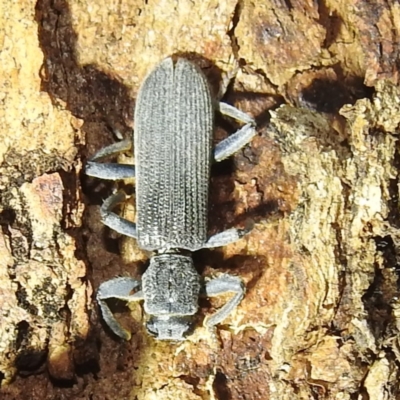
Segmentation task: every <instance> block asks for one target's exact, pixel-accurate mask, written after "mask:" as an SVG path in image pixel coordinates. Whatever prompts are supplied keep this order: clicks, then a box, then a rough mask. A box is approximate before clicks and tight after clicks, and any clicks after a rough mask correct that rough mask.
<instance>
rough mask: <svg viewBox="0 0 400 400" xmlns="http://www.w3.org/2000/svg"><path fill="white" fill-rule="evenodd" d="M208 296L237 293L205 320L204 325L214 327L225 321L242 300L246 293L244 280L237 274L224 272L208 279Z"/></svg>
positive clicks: (206, 288)
mask: <svg viewBox="0 0 400 400" xmlns="http://www.w3.org/2000/svg"><path fill="white" fill-rule="evenodd" d="M204 292H205V295H206V296H207V297H215V296H220V295H223V294H226V293H235V295H234V296H233V297H232V298H231V299H230V300H229V301H228V302H227V303H226V304H225V305H224V306H223V307H222V308H220V309H219V310H218V311H217V312H216V313H215V314H214V315H212V316H211V317H208V318H207V319H206V320H205V321H204V325H205V326H206V327H208V328H212V327H213V326H214V325H217V324H219V323H220V322H221V321H223V320H224V319H225V318H226V317H227V316H228V315H229V314H231V312H232V311H233V310H234V309H235V308H236V307H237V306H238V304H239V303H240V302H241V301H242V299H243V296H244V294H245V286H244V283H243V281H242V280H241V279H240V278H238V277H237V276H232V275H228V274H224V275H221V276H219V277H218V278H214V279H212V280H210V281H208V282H207V283H206V285H205V288H204Z"/></svg>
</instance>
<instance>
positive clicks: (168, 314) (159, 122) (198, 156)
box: [86, 57, 256, 340]
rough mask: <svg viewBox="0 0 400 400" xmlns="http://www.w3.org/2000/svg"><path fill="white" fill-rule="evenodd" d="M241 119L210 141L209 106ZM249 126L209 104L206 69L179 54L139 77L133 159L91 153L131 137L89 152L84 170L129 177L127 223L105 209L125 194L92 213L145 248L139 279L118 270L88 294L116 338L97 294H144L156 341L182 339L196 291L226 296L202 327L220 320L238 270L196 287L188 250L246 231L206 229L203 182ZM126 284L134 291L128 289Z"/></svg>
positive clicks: (240, 292) (238, 294)
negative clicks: (132, 194)
mask: <svg viewBox="0 0 400 400" xmlns="http://www.w3.org/2000/svg"><path fill="white" fill-rule="evenodd" d="M216 109H217V110H218V111H220V112H221V113H222V114H225V115H227V116H230V117H232V118H235V119H236V120H238V121H240V122H243V123H244V124H245V125H244V126H243V127H242V128H241V129H240V130H238V131H237V132H236V133H235V134H233V135H231V136H229V137H228V138H227V139H225V140H223V141H222V142H221V143H219V144H218V145H217V146H216V147H215V149H214V150H213V149H212V140H213V129H214V111H215V110H216ZM255 134H256V129H255V121H254V119H253V118H251V117H250V116H248V115H247V114H245V113H243V112H242V111H240V110H238V109H237V108H235V107H233V106H230V105H229V104H226V103H219V104H215V103H214V102H213V99H212V97H211V93H210V89H209V86H208V82H207V79H206V77H205V76H204V75H203V73H202V71H201V70H200V69H198V68H197V67H196V66H195V65H194V64H192V63H191V62H189V61H188V60H186V59H183V58H178V59H177V60H176V62H174V60H173V59H172V58H170V57H169V58H166V59H165V60H164V61H162V62H161V63H160V64H158V65H157V66H156V67H155V68H154V69H153V70H152V71H151V72H150V73H149V75H148V76H147V78H146V79H145V80H144V82H143V84H142V86H141V88H140V90H139V93H138V97H137V101H136V108H135V120H134V155H135V163H136V167H135V166H133V165H122V164H102V163H99V162H96V161H97V160H99V159H101V158H104V157H107V156H110V155H116V154H117V153H119V152H122V151H127V150H129V149H131V147H132V140H125V141H121V142H119V143H116V144H113V145H111V146H108V147H106V148H104V149H102V150H100V151H99V152H98V153H96V154H95V155H94V156H93V157H92V158H91V159H90V161H88V163H87V166H86V174H87V175H90V176H93V177H97V178H102V179H111V180H118V179H126V178H132V177H135V179H136V215H137V218H136V219H137V220H136V224H135V223H133V222H130V221H128V220H126V219H123V218H121V217H120V216H118V215H117V214H115V213H114V212H112V210H113V208H115V206H116V205H117V204H119V203H121V202H123V201H124V200H125V194H124V193H123V192H117V193H116V194H113V195H112V196H110V197H109V198H108V199H107V200H105V202H104V204H103V205H102V207H101V218H102V221H103V223H104V224H105V225H107V226H109V227H110V228H112V229H114V230H115V231H117V232H119V233H121V234H123V235H127V236H130V237H133V238H136V239H137V242H138V245H139V246H140V247H141V248H142V249H146V250H150V251H153V252H154V253H153V254H154V255H153V256H152V257H151V259H150V265H149V267H148V268H147V270H146V272H145V273H144V274H143V278H142V282H140V281H137V280H136V279H133V278H129V277H118V278H114V279H111V280H109V281H107V282H104V283H102V284H101V285H100V288H99V290H98V292H97V300H98V303H99V305H100V309H101V312H102V315H103V319H104V321H105V322H106V323H107V325H108V326H109V327H110V328H111V330H112V331H113V332H114V333H115V334H116V335H118V336H120V337H121V338H124V339H129V337H130V334H129V333H128V332H127V331H126V330H125V329H123V328H122V327H121V325H120V324H119V323H118V322H117V321H116V319H115V318H114V316H113V314H112V313H111V310H110V309H109V307H108V305H107V303H106V300H107V299H110V298H116V299H122V300H124V301H127V302H131V301H139V300H144V305H143V306H144V310H145V312H146V314H147V315H148V316H149V317H148V321H147V329H148V331H149V333H151V334H153V335H154V336H155V337H156V338H157V339H168V340H183V339H184V338H185V335H187V334H188V332H189V331H190V328H191V324H192V323H191V321H192V319H193V316H194V314H196V312H197V311H198V300H199V296H200V294H201V292H203V293H202V294H204V295H206V296H218V295H221V294H224V293H229V292H231V293H234V296H233V297H232V298H231V299H230V300H229V301H228V302H227V303H226V304H225V305H224V306H223V307H222V308H221V309H219V310H218V311H217V312H216V313H215V314H214V315H212V316H211V317H210V318H208V319H207V320H206V322H205V325H206V326H207V327H209V328H211V327H213V326H214V325H216V324H218V323H220V322H221V321H222V320H224V319H225V318H226V317H227V316H228V315H229V314H230V313H231V312H232V310H233V309H234V308H235V307H236V306H237V305H238V304H239V303H240V301H241V299H242V298H243V296H244V292H245V289H244V285H243V282H242V280H241V279H240V278H238V277H234V276H231V275H227V274H225V275H221V276H219V277H217V278H214V279H212V280H210V281H208V282H207V283H206V284H205V285H204V288H202V285H201V281H200V276H199V274H198V273H197V271H196V269H195V268H194V265H193V260H192V257H191V252H194V251H196V250H199V249H202V248H211V247H218V246H224V245H227V244H229V243H232V242H234V241H236V240H238V239H239V238H241V237H242V236H243V235H244V234H246V233H247V232H248V230H246V229H241V230H240V229H234V228H232V229H228V230H226V231H224V232H221V233H218V234H216V235H214V236H211V237H209V238H208V237H207V211H208V210H207V209H208V186H209V178H210V168H211V164H212V162H213V161H221V160H223V159H225V158H227V157H229V156H230V155H232V154H233V153H235V152H236V151H237V150H239V149H240V148H242V147H243V146H244V145H245V144H247V143H248V142H249V141H250V140H251V139H252V138H253V136H254V135H255ZM133 290H137V291H136V292H135V293H133V294H131V292H132V291H133Z"/></svg>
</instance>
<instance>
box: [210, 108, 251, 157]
mask: <svg viewBox="0 0 400 400" xmlns="http://www.w3.org/2000/svg"><path fill="white" fill-rule="evenodd" d="M219 111H220V112H221V114H223V115H226V116H228V117H231V118H234V119H236V120H238V121H240V122H243V123H244V124H246V125H244V126H243V127H242V128H240V129H239V130H238V131H237V132H235V133H234V134H233V135H230V136H228V137H227V138H226V139H224V140H223V141H222V142H220V143H218V144H217V145H216V146H215V149H214V160H215V161H217V162H219V161H222V160H225V159H226V158H228V157H230V156H231V155H233V154H235V153H236V152H237V151H238V150H240V149H241V148H243V147H244V146H245V145H246V144H247V143H249V142H250V141H251V139H253V137H254V136H255V135H256V134H257V131H256V128H255V126H256V122H255V120H254V118H252V117H251V116H250V115H248V114H246V113H245V112H243V111H240V110H239V109H237V108H236V107H234V106H231V105H230V104H227V103H219Z"/></svg>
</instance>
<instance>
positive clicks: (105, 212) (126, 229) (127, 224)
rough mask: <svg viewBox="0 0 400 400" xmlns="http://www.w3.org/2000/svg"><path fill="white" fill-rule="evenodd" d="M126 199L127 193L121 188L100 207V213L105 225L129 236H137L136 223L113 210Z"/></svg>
mask: <svg viewBox="0 0 400 400" xmlns="http://www.w3.org/2000/svg"><path fill="white" fill-rule="evenodd" d="M125 199H126V195H125V193H124V192H123V191H122V190H120V191H119V192H117V193H114V194H112V195H111V196H110V197H108V198H107V199H106V200H105V201H104V203H103V205H102V206H101V207H100V215H101V219H102V221H103V224H104V225H107V226H108V227H109V228H111V229H114V230H115V231H116V232H118V233H121V234H122V235H126V236H129V237H133V238H135V239H136V238H137V230H136V224H135V223H133V222H131V221H128V220H127V219H125V218H121V217H120V216H118V215H117V214H115V213H114V212H112V211H111V210H112V209H113V208H115V207H116V206H117V205H118V204H120V203H123V202H124V201H125Z"/></svg>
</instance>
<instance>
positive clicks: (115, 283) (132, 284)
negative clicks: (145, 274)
mask: <svg viewBox="0 0 400 400" xmlns="http://www.w3.org/2000/svg"><path fill="white" fill-rule="evenodd" d="M140 286H141V284H140V282H139V281H138V280H136V279H133V278H129V277H118V278H114V279H111V280H109V281H106V282H103V283H102V284H101V285H100V287H99V289H98V291H97V296H96V298H97V302H98V304H99V306H100V310H101V314H102V316H103V319H104V321H105V323H106V324H107V325H108V326H109V327H110V329H111V330H112V331H113V332H114V333H115V334H116V335H117V336H119V337H121V338H122V339H125V340H129V338H130V333H129V332H128V331H127V330H125V329H124V328H123V327H122V326H121V325H120V324H119V323H118V321H117V320H116V319H115V317H114V315H113V313H112V312H111V310H110V308H109V307H108V304H107V303H106V300H108V299H118V300H124V301H126V302H132V301H140V300H143V294H142V291H141V290H140V291H138V292H136V293H134V294H131V292H132V290H134V289H137V288H138V287H140Z"/></svg>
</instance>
